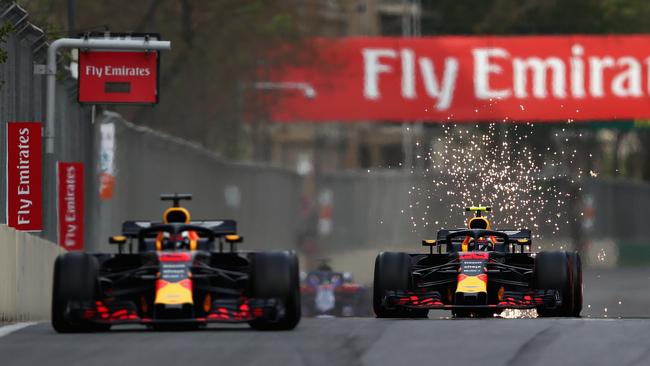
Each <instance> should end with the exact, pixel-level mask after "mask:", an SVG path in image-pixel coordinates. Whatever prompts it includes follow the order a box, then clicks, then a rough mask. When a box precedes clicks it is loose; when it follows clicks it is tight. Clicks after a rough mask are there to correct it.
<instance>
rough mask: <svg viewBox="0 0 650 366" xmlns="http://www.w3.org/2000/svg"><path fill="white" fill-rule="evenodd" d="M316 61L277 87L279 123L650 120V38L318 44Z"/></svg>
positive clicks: (286, 74) (289, 73) (280, 77)
mask: <svg viewBox="0 0 650 366" xmlns="http://www.w3.org/2000/svg"><path fill="white" fill-rule="evenodd" d="M312 46H313V50H315V52H316V55H315V57H313V56H314V55H312V57H311V58H310V59H313V60H316V61H313V62H311V63H309V65H308V66H304V65H303V66H300V67H292V68H288V69H285V70H283V71H282V72H279V73H277V74H276V75H275V76H276V77H275V80H274V81H283V82H301V83H307V84H310V86H312V87H313V88H314V89H315V91H316V96H315V97H314V98H311V99H310V98H306V97H305V96H304V95H303V94H302V93H298V92H291V91H284V92H283V93H282V95H280V96H279V97H277V98H278V99H279V103H277V101H275V99H274V107H273V108H272V114H273V118H274V120H276V121H295V120H323V121H337V120H342V121H367V120H380V121H381V120H384V121H386V120H387V121H416V120H420V121H431V122H444V121H449V120H452V121H467V122H471V121H499V120H506V121H509V120H515V121H562V120H568V119H572V120H602V119H633V118H650V47H649V46H650V36H545V37H430V38H348V39H343V40H337V41H332V40H323V39H318V40H315V41H314V42H313V44H312Z"/></svg>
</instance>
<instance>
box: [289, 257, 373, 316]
mask: <svg viewBox="0 0 650 366" xmlns="http://www.w3.org/2000/svg"><path fill="white" fill-rule="evenodd" d="M301 277H302V286H301V288H300V292H301V294H302V304H303V310H302V312H303V315H305V316H323V315H330V316H337V317H344V316H368V315H370V309H371V307H370V301H367V297H368V295H367V289H366V287H365V286H363V285H360V284H357V283H354V282H353V280H352V275H351V274H350V273H349V272H336V271H334V270H332V268H331V267H329V266H328V265H327V263H323V264H321V265H320V266H319V267H318V268H317V269H316V270H314V271H310V272H307V273H304V272H303V273H302V274H301Z"/></svg>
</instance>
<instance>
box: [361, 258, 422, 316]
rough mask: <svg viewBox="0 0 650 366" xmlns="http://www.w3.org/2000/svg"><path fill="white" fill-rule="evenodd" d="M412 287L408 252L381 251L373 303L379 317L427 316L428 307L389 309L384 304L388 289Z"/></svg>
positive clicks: (377, 264) (377, 262) (376, 260)
mask: <svg viewBox="0 0 650 366" xmlns="http://www.w3.org/2000/svg"><path fill="white" fill-rule="evenodd" d="M410 288H411V257H410V256H409V255H408V254H406V253H392V252H382V253H379V255H378V256H377V259H375V279H374V284H373V296H372V305H373V309H374V311H375V315H376V316H377V318H426V317H427V315H428V314H429V310H427V309H388V308H386V307H385V305H384V304H383V299H384V296H386V291H391V290H392V291H408V290H409V289H410Z"/></svg>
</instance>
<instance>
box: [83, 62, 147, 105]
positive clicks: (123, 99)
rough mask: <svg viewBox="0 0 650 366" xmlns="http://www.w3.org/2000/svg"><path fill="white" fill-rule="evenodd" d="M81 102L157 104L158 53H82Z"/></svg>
mask: <svg viewBox="0 0 650 366" xmlns="http://www.w3.org/2000/svg"><path fill="white" fill-rule="evenodd" d="M79 102H81V103H136V104H153V103H158V52H110V51H81V52H79Z"/></svg>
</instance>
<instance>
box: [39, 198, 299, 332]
mask: <svg viewBox="0 0 650 366" xmlns="http://www.w3.org/2000/svg"><path fill="white" fill-rule="evenodd" d="M190 198H191V196H190V195H177V194H174V195H162V196H161V199H163V200H172V201H173V202H174V204H173V207H171V208H169V209H167V210H166V211H165V213H164V215H163V222H161V223H156V222H149V221H126V222H125V223H124V224H123V227H122V235H120V236H115V237H112V238H111V239H110V241H111V243H113V244H116V245H118V248H119V253H118V254H103V253H82V252H71V253H65V254H62V255H60V256H59V257H58V258H57V260H56V263H55V268H54V288H53V294H52V326H53V327H54V329H55V330H56V331H58V332H62V333H68V332H88V331H97V330H108V329H109V328H110V327H111V326H113V325H119V324H143V325H147V326H150V327H152V328H163V329H168V328H179V327H182V328H195V327H200V326H204V325H206V324H208V323H212V322H224V323H248V324H249V325H250V326H251V327H252V328H254V329H260V330H289V329H293V328H294V327H295V326H296V325H297V324H298V322H299V321H300V317H301V313H300V311H301V308H300V283H299V281H300V279H299V271H298V259H297V257H296V255H295V254H294V253H293V252H292V251H277V252H242V251H238V250H237V244H238V243H239V242H241V241H242V238H241V237H240V236H239V235H237V224H236V222H235V221H233V220H206V221H190V215H189V212H188V211H187V210H186V209H185V208H183V207H180V206H179V201H180V200H182V199H190ZM134 244H135V246H136V248H137V250H136V251H135V252H134V250H133V249H134V248H133V246H134ZM127 247H128V253H127V252H125V251H126V249H127ZM226 247H227V248H226Z"/></svg>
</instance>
